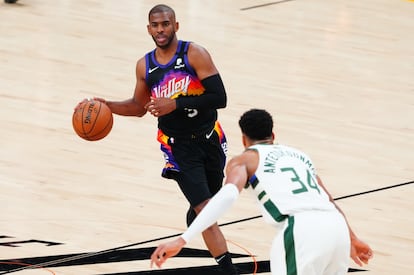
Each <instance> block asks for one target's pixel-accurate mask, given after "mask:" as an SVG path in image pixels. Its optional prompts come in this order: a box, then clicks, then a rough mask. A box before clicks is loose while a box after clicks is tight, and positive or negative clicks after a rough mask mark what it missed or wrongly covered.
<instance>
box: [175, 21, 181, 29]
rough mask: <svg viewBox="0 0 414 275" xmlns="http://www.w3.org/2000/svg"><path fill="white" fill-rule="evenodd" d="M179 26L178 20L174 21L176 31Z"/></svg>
mask: <svg viewBox="0 0 414 275" xmlns="http://www.w3.org/2000/svg"><path fill="white" fill-rule="evenodd" d="M179 28H180V24H179V23H178V22H175V31H178V29H179Z"/></svg>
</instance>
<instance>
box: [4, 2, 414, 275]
mask: <svg viewBox="0 0 414 275" xmlns="http://www.w3.org/2000/svg"><path fill="white" fill-rule="evenodd" d="M157 3H158V2H155V1H149V0H144V1H134V0H121V1H109V0H102V1H98V0H85V1H70V0H56V1H45V0H20V1H18V3H17V4H15V5H6V4H4V3H3V2H1V3H0V128H1V135H0V146H1V147H0V188H1V191H0V201H1V209H2V213H1V217H0V262H4V261H6V260H10V259H20V261H21V263H20V265H11V264H5V263H0V268H1V269H0V274H4V273H3V272H5V271H7V270H11V271H13V273H16V274H59V275H63V274H64V275H71V274H77V275H79V274H86V275H90V274H152V273H154V274H155V273H156V272H155V270H154V271H149V272H146V271H148V270H150V268H149V261H148V260H147V257H148V253H149V252H150V251H151V249H152V247H154V246H156V245H157V244H158V243H159V242H160V240H159V239H162V238H163V237H168V236H171V235H175V234H179V233H180V232H182V231H183V230H184V228H185V220H184V213H185V211H186V209H187V203H186V202H185V200H184V198H183V196H182V195H181V193H180V192H179V190H178V188H177V186H176V184H175V183H174V182H172V181H167V180H164V179H162V178H161V177H160V172H161V167H162V165H163V160H162V155H161V153H160V151H159V150H158V144H157V142H156V140H155V137H156V120H155V119H154V118H153V117H151V116H145V117H144V118H142V119H137V118H126V117H115V122H114V127H113V129H112V132H111V133H110V135H109V136H108V137H107V138H105V139H104V140H102V141H99V142H87V141H84V140H81V139H80V138H78V137H77V136H76V135H75V133H74V131H73V129H72V125H71V116H72V111H73V107H74V106H75V105H76V104H77V103H78V101H80V100H81V99H83V98H85V97H93V96H100V97H104V98H107V99H111V100H123V99H126V98H128V97H130V96H132V92H133V87H134V85H135V76H134V70H135V62H136V60H137V59H138V58H139V57H141V56H142V55H143V54H145V53H146V52H147V51H149V50H151V49H152V48H153V46H154V45H153V42H152V40H151V38H150V37H149V36H148V34H147V33H146V24H147V12H148V10H149V9H150V8H151V7H152V6H153V5H155V4H157ZM165 3H166V4H170V5H171V6H172V7H173V8H175V10H176V13H177V19H178V21H179V22H180V24H181V25H180V30H179V32H178V37H179V38H180V39H185V40H192V41H195V42H197V43H199V44H201V45H203V46H205V47H206V48H207V49H208V50H209V51H210V53H211V55H212V56H213V59H214V61H215V63H216V65H217V67H218V68H219V70H220V72H221V75H222V77H223V80H224V82H225V85H226V89H227V92H228V99H229V101H228V107H227V108H226V109H223V110H220V111H219V114H220V120H221V122H222V124H223V127H224V129H225V131H226V133H227V138H228V142H229V146H230V147H229V156H230V157H231V156H234V155H236V154H238V153H239V152H241V151H242V145H241V139H240V133H239V129H238V126H237V120H238V118H239V116H240V114H241V113H242V112H244V111H245V110H247V109H249V108H252V107H258V108H265V109H267V110H269V111H270V112H271V113H272V114H273V115H274V118H275V121H276V132H277V138H278V141H279V142H280V143H284V144H288V145H292V146H296V147H298V148H300V149H303V150H305V151H306V152H307V153H308V154H309V155H310V156H311V157H312V158H313V160H314V162H315V164H316V166H317V168H318V171H319V174H320V176H321V177H322V179H323V180H324V181H325V184H326V185H327V187H328V188H329V190H330V191H331V192H332V194H333V195H334V197H335V198H341V197H343V196H346V195H352V194H359V193H361V192H364V191H370V190H376V189H379V188H382V187H387V186H393V185H396V184H400V183H409V182H412V181H413V180H414V165H413V164H414V154H413V150H414V126H413V125H414V77H413V76H414V48H413V45H414V32H413V27H414V16H413V14H414V3H413V2H412V1H403V0H394V1H386V0H375V1H374V0H365V1H356V0H350V1H343V0H331V1H322V0H307V1H305V0H292V1H280V2H270V1H269V2H267V1H258V0H255V1H250V0H249V1H247V0H241V1H234V0H233V1H230V0H229V1H215V0H212V1H200V0H191V1H190V0H183V1H171V0H168V1H165ZM266 3H268V4H269V5H264V4H266ZM413 197H414V188H413V184H406V185H404V186H399V187H394V188H390V189H385V190H381V191H376V192H372V193H368V194H360V195H356V196H353V197H349V198H345V199H341V200H338V204H339V205H340V206H341V207H342V208H343V210H344V211H345V212H346V214H347V217H348V220H349V222H350V224H351V225H352V227H353V228H354V230H355V231H356V232H357V234H358V235H359V236H360V237H361V238H362V239H364V240H365V241H367V242H368V243H369V244H370V245H371V246H372V248H373V249H374V252H375V257H374V259H373V260H372V261H371V262H370V264H369V265H367V266H365V267H363V268H362V269H366V270H369V272H366V273H367V274H376V275H389V274H399V275H411V274H414V267H413V263H412V260H413V259H414V215H413V210H414V201H413ZM257 215H259V213H258V212H257V211H256V209H255V206H254V200H253V199H252V198H251V196H250V194H249V193H248V192H244V193H243V194H242V195H241V198H240V199H239V200H238V201H237V203H236V205H235V206H234V207H233V208H232V209H231V210H230V211H229V212H228V213H227V214H226V215H225V216H224V217H223V218H222V219H220V223H226V222H233V221H234V223H232V224H229V225H226V226H223V227H222V228H223V231H224V233H225V235H226V238H228V240H229V247H230V249H231V252H233V253H236V254H237V253H238V254H242V255H249V254H252V255H254V256H255V260H256V261H257V262H259V263H266V261H268V260H269V257H268V250H269V246H270V242H271V240H272V238H273V236H274V234H275V232H274V230H273V229H270V228H268V227H266V226H265V225H264V223H263V222H262V220H261V219H258V218H253V219H250V220H247V221H242V220H243V219H246V218H250V217H255V216H257ZM187 248H188V250H186V255H185V256H186V257H181V258H174V259H171V260H170V261H169V262H168V263H167V264H166V265H165V270H166V272H164V274H183V272H184V271H183V270H178V268H187V270H189V269H188V268H190V267H197V266H209V265H214V264H215V263H214V261H213V260H212V259H211V258H208V257H207V258H205V257H204V256H203V255H205V254H203V253H205V246H204V245H203V243H202V240H201V239H200V238H198V239H195V240H194V241H193V242H191V244H189V246H188V247H187ZM111 249H112V250H111ZM315 249H317V248H315ZM108 250H110V251H108ZM99 251H101V252H102V251H103V252H105V253H94V252H99ZM79 253H91V254H81V255H79ZM72 256H73V258H71V257H72ZM27 258H32V259H27ZM78 258H79V259H80V260H82V261H80V260H76V261H75V259H78ZM62 259H63V260H62ZM68 259H72V261H69V260H68ZM53 260H58V262H59V261H60V262H62V264H61V265H60V266H56V265H52V264H47V266H46V267H45V268H44V269H34V270H30V269H25V270H20V271H17V269H18V268H19V267H21V266H22V264H25V263H26V264H30V263H31V264H35V263H45V262H50V261H53ZM235 262H236V263H245V262H252V259H251V257H250V256H247V257H242V258H236V259H235ZM350 267H351V268H359V267H357V266H355V265H354V264H353V263H350ZM210 270H211V269H210ZM167 271H169V272H170V273H167ZM145 272H146V273H145ZM194 272H195V273H200V271H197V272H196V271H194ZM211 272H213V271H211ZM252 273H253V270H252ZM257 273H263V274H266V273H265V272H264V271H263V270H262V271H258V272H257ZM157 274H158V273H157ZM206 274H207V273H206ZM213 274H214V272H213ZM267 274H269V273H268V272H267Z"/></svg>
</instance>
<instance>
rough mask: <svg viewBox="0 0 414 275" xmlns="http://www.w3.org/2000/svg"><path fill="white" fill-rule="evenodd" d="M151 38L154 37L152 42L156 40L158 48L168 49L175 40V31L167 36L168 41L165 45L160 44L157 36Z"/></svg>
mask: <svg viewBox="0 0 414 275" xmlns="http://www.w3.org/2000/svg"><path fill="white" fill-rule="evenodd" d="M151 37H152V40H154V42H155V45H157V47H159V48H161V49H167V48H168V47H169V46H170V45H171V43H172V41H173V40H174V37H175V31H173V32H171V34H170V35H169V36H167V40H166V41H165V43H163V44H160V43H158V41H157V37H156V36H151Z"/></svg>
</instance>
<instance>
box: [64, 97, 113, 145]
mask: <svg viewBox="0 0 414 275" xmlns="http://www.w3.org/2000/svg"><path fill="white" fill-rule="evenodd" d="M113 121H114V119H113V115H112V112H111V109H109V107H108V106H107V105H106V104H105V103H102V102H100V101H95V100H88V101H84V102H82V103H81V104H80V106H79V108H77V109H76V110H75V112H74V113H73V116H72V126H73V129H74V130H75V132H76V134H78V136H80V137H81V138H83V139H85V140H89V141H95V140H100V139H103V138H104V137H106V136H107V135H108V134H109V132H111V129H112V125H113Z"/></svg>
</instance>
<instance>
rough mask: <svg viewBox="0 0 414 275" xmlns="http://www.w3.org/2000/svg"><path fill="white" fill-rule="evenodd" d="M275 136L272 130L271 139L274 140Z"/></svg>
mask: <svg viewBox="0 0 414 275" xmlns="http://www.w3.org/2000/svg"><path fill="white" fill-rule="evenodd" d="M275 138H276V135H275V133H274V132H272V141H274V140H275Z"/></svg>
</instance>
